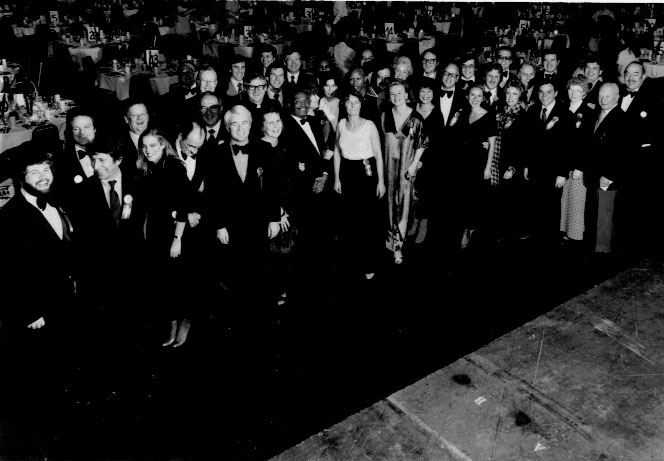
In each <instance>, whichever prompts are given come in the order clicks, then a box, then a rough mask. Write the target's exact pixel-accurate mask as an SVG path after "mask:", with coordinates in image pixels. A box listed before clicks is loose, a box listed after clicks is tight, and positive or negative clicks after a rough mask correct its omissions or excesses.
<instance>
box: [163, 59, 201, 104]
mask: <svg viewBox="0 0 664 461" xmlns="http://www.w3.org/2000/svg"><path fill="white" fill-rule="evenodd" d="M177 74H178V82H177V83H173V84H172V85H171V86H170V87H169V89H168V94H169V96H170V97H171V101H172V102H173V103H174V104H175V103H179V105H181V104H183V103H184V102H185V101H186V100H188V99H191V98H193V97H194V96H195V95H196V66H195V65H194V63H193V62H191V61H184V62H182V63H181V64H180V65H179V66H178V70H177Z"/></svg>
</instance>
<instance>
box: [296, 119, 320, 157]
mask: <svg viewBox="0 0 664 461" xmlns="http://www.w3.org/2000/svg"><path fill="white" fill-rule="evenodd" d="M291 117H293V119H294V120H295V121H296V122H297V124H298V125H299V126H300V127H301V128H302V130H304V132H305V133H306V134H307V137H308V138H309V140H310V141H311V144H313V145H314V147H315V148H316V152H318V154H319V155H320V150H319V149H318V143H317V142H316V137H315V136H314V132H313V130H312V129H311V124H310V123H309V122H306V123H305V124H304V125H302V124H301V123H300V120H302V119H300V118H298V117H296V116H295V115H293V114H291Z"/></svg>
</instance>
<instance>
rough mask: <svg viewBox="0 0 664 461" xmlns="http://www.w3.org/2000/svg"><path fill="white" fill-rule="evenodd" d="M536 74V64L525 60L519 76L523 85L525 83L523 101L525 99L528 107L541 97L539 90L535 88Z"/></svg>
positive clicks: (522, 94)
mask: <svg viewBox="0 0 664 461" xmlns="http://www.w3.org/2000/svg"><path fill="white" fill-rule="evenodd" d="M535 76H536V73H535V66H534V65H533V64H532V63H530V62H524V63H523V64H522V65H521V68H520V69H519V73H518V78H519V81H520V82H521V85H523V92H522V93H521V101H523V102H524V103H525V104H526V106H527V107H530V106H532V105H533V104H535V103H536V102H537V100H538V99H539V96H538V94H537V90H536V89H535V87H536V84H535V83H536V79H535Z"/></svg>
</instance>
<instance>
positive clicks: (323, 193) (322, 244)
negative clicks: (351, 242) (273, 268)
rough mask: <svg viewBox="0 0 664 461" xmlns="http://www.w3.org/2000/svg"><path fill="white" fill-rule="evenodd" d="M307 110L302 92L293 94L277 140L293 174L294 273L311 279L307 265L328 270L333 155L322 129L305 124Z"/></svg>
mask: <svg viewBox="0 0 664 461" xmlns="http://www.w3.org/2000/svg"><path fill="white" fill-rule="evenodd" d="M309 107H310V106H309V100H308V98H307V95H306V94H305V93H304V92H303V91H297V92H296V93H295V94H293V96H292V98H291V100H290V101H289V109H290V114H289V115H286V116H284V118H283V123H284V129H283V133H282V135H281V137H280V140H283V141H284V142H285V152H286V155H287V158H286V163H287V166H286V167H285V168H286V171H289V172H293V173H292V174H291V181H292V186H291V190H292V199H293V219H294V222H295V226H296V227H297V228H298V236H297V241H296V242H295V247H294V248H293V251H294V252H295V254H294V257H295V266H296V267H295V271H296V272H298V273H299V274H300V275H301V276H302V277H305V278H307V277H309V276H310V275H311V268H312V267H313V266H312V265H311V264H315V263H316V261H321V260H322V261H324V262H325V263H324V267H321V268H320V270H321V271H323V272H325V271H327V270H329V269H330V263H331V257H332V256H331V249H332V243H333V239H334V230H333V222H332V216H331V214H332V203H333V202H332V200H333V199H334V196H333V190H332V186H333V185H334V178H331V177H329V176H330V175H331V174H332V173H333V171H334V166H333V164H332V158H333V156H334V152H332V151H331V150H326V149H325V142H324V139H323V132H322V127H321V126H320V125H319V124H314V123H310V122H309V120H308V117H307V114H308V112H309ZM317 267H318V266H317ZM323 279H324V277H323Z"/></svg>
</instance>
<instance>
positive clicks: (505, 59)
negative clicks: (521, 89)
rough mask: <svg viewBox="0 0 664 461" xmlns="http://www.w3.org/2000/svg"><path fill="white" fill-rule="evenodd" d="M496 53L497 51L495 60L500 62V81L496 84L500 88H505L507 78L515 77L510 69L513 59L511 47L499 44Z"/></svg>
mask: <svg viewBox="0 0 664 461" xmlns="http://www.w3.org/2000/svg"><path fill="white" fill-rule="evenodd" d="M496 53H497V56H496V61H498V64H500V67H501V71H500V83H498V86H499V87H500V88H505V84H506V83H507V80H509V79H510V78H514V77H515V73H514V72H513V71H512V70H510V67H511V66H512V61H513V60H512V56H513V52H512V48H510V47H508V46H501V47H499V48H498V51H497V52H496Z"/></svg>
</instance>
